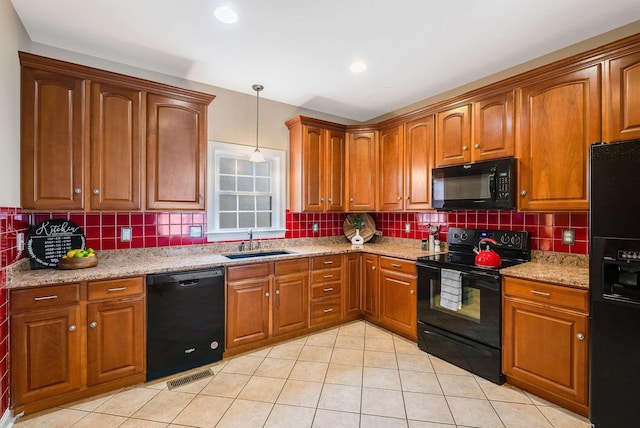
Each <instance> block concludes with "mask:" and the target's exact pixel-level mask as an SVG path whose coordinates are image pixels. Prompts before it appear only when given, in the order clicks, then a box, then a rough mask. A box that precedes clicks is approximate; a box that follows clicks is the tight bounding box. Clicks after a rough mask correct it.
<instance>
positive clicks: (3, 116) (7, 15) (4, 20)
mask: <svg viewBox="0 0 640 428" xmlns="http://www.w3.org/2000/svg"><path fill="white" fill-rule="evenodd" d="M28 46H29V39H28V37H27V34H26V32H25V31H24V28H23V27H22V24H21V23H20V20H19V19H18V17H17V15H16V12H15V10H14V9H13V6H12V5H11V2H10V0H0V207H18V206H20V65H19V62H18V50H20V49H27V48H28Z"/></svg>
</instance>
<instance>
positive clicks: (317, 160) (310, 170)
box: [302, 126, 325, 211]
mask: <svg viewBox="0 0 640 428" xmlns="http://www.w3.org/2000/svg"><path fill="white" fill-rule="evenodd" d="M302 135H303V142H302V144H303V148H302V153H303V156H304V159H303V171H304V174H302V181H303V183H304V184H303V186H304V192H303V194H304V205H303V207H302V209H303V211H324V195H325V180H324V168H325V159H324V155H325V144H324V139H325V131H324V130H322V129H320V128H318V127H315V126H303V128H302Z"/></svg>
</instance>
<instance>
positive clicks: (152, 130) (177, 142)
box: [147, 94, 207, 210]
mask: <svg viewBox="0 0 640 428" xmlns="http://www.w3.org/2000/svg"><path fill="white" fill-rule="evenodd" d="M206 124H207V105H206V104H201V103H197V102H193V101H183V100H180V99H176V98H172V97H168V96H163V95H156V94H148V95H147V208H150V209H186V210H203V209H204V208H205V177H206V169H205V168H206V166H205V165H206V153H207V126H206Z"/></svg>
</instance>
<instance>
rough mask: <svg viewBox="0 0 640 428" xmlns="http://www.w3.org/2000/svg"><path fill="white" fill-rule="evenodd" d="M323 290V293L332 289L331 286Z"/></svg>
mask: <svg viewBox="0 0 640 428" xmlns="http://www.w3.org/2000/svg"><path fill="white" fill-rule="evenodd" d="M323 291H324V292H325V293H328V292H329V291H333V287H329V288H325V289H324V290H323Z"/></svg>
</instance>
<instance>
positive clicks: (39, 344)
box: [9, 277, 146, 414]
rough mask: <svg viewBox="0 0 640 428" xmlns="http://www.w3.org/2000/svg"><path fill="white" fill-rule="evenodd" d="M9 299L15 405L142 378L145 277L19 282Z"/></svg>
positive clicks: (38, 406)
mask: <svg viewBox="0 0 640 428" xmlns="http://www.w3.org/2000/svg"><path fill="white" fill-rule="evenodd" d="M92 290H93V292H92ZM88 296H89V297H88ZM91 296H93V301H91V302H89V300H91V298H92V297H91ZM9 304H10V323H11V339H10V340H11V349H10V353H11V355H10V356H11V374H12V376H11V407H12V409H13V411H14V413H16V414H17V413H20V412H23V411H24V412H25V413H31V412H36V411H38V410H42V409H46V408H49V407H53V406H57V405H60V404H64V403H67V402H71V401H74V400H78V399H81V398H85V397H89V396H91V395H95V394H98V393H101V392H106V391H109V390H113V389H116V388H120V387H123V386H127V385H132V384H135V383H139V382H142V381H144V377H145V366H146V364H145V342H144V338H145V321H144V320H145V311H144V308H145V306H144V278H142V277H136V278H123V279H119V280H110V281H93V282H89V283H86V282H80V283H74V284H63V285H55V286H47V287H33V288H25V289H15V290H11V291H10V294H9Z"/></svg>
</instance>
